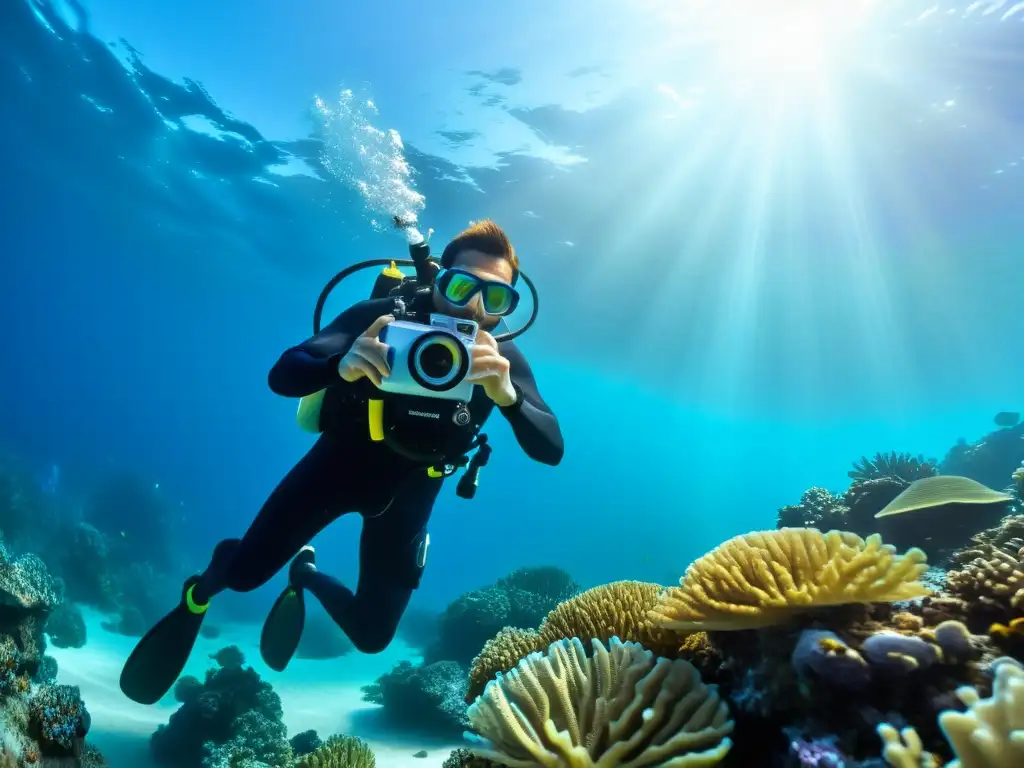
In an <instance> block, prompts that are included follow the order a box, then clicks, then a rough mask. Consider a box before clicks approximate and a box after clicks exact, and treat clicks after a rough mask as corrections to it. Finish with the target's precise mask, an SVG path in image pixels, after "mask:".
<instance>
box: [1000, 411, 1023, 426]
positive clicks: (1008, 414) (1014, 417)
mask: <svg viewBox="0 0 1024 768" xmlns="http://www.w3.org/2000/svg"><path fill="white" fill-rule="evenodd" d="M995 422H996V426H997V427H1016V426H1017V425H1018V424H1020V414H1019V413H1017V412H1016V411H1002V412H1001V413H997V414H996V418H995Z"/></svg>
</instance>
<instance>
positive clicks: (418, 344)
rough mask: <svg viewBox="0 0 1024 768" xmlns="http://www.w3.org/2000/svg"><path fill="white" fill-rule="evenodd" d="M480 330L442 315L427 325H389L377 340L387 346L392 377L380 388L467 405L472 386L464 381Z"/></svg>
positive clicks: (405, 322) (403, 322)
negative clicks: (471, 351)
mask: <svg viewBox="0 0 1024 768" xmlns="http://www.w3.org/2000/svg"><path fill="white" fill-rule="evenodd" d="M479 330H480V326H479V325H478V324H477V323H476V322H475V321H473V320H466V319H464V318H461V317H451V316H449V315H441V314H431V315H430V323H429V324H424V323H417V322H413V321H410V320H396V321H394V322H393V323H389V324H388V325H387V326H385V327H384V330H383V331H382V332H381V335H380V340H381V341H382V342H383V343H385V344H387V345H388V365H389V367H390V368H391V375H390V376H386V377H384V379H383V380H382V381H381V385H380V388H381V389H382V390H383V391H385V392H390V393H392V394H397V395H416V396H419V397H436V398H441V399H443V400H461V401H463V402H467V403H468V402H469V400H470V398H471V397H472V396H473V387H474V386H475V385H474V384H473V383H472V382H469V381H466V380H465V379H466V376H467V375H468V374H469V368H470V365H471V362H472V361H471V358H470V350H471V349H472V347H473V344H474V343H475V342H476V335H477V331H479Z"/></svg>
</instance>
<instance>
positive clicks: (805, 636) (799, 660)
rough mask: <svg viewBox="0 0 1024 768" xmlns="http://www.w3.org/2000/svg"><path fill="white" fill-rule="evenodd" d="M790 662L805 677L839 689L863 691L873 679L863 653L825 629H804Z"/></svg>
mask: <svg viewBox="0 0 1024 768" xmlns="http://www.w3.org/2000/svg"><path fill="white" fill-rule="evenodd" d="M790 661H791V663H792V664H793V669H795V670H796V671H797V673H798V674H800V675H802V676H803V677H814V678H816V679H819V680H822V681H826V682H828V683H829V684H831V685H834V686H835V687H837V688H846V689H849V690H860V689H862V688H864V687H865V686H866V685H867V684H868V682H870V679H871V674H870V670H869V669H868V665H867V663H866V662H865V661H864V659H863V658H861V656H860V654H859V653H857V652H856V651H855V650H853V649H852V648H850V647H849V646H848V645H847V644H846V643H844V642H843V641H842V640H840V639H839V637H838V636H837V635H836V634H835V633H834V632H829V631H828V630H824V629H806V630H804V631H803V632H802V633H801V635H800V639H799V640H798V641H797V644H796V647H795V648H794V649H793V654H792V656H791V658H790Z"/></svg>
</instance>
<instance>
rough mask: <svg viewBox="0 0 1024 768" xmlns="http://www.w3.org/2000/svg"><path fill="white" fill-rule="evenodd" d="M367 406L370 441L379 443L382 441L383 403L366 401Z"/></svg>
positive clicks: (381, 401)
mask: <svg viewBox="0 0 1024 768" xmlns="http://www.w3.org/2000/svg"><path fill="white" fill-rule="evenodd" d="M367 404H368V405H369V411H368V414H367V415H368V416H369V425H370V439H371V440H373V442H375V443H379V442H380V441H381V440H383V439H384V401H383V400H368V401H367Z"/></svg>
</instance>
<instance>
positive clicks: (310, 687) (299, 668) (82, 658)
mask: <svg viewBox="0 0 1024 768" xmlns="http://www.w3.org/2000/svg"><path fill="white" fill-rule="evenodd" d="M102 620H103V617H102V616H101V615H100V614H98V613H96V612H91V611H87V612H86V625H87V628H88V642H87V643H86V645H85V647H84V648H78V649H62V648H54V647H52V646H51V647H50V649H49V651H48V652H49V653H50V655H52V656H53V657H54V658H56V659H57V663H58V665H59V666H60V672H59V674H58V678H57V680H58V682H60V683H64V684H67V685H77V686H78V687H79V688H80V689H81V691H82V698H83V699H84V700H85V705H86V707H87V708H88V710H89V713H90V714H91V715H92V730H91V732H90V741H91V742H92V743H94V744H95V745H96V746H97V747H98V748H99V749H100V750H102V751H103V753H104V754H105V755H106V757H107V760H108V761H109V763H110V766H111V768H155V763H154V762H153V760H152V758H151V757H150V754H149V736H150V734H152V733H153V731H155V730H156V728H157V726H159V725H161V724H162V723H166V722H167V719H168V718H169V717H170V715H171V713H172V712H174V710H176V709H177V708H178V706H179V705H178V703H177V702H176V701H175V700H174V697H173V696H172V695H170V694H168V695H167V696H165V697H164V698H163V699H161V700H160V701H159V702H158V703H157V704H155V705H153V706H151V707H146V706H143V705H141V704H136V703H135V702H133V701H131V700H129V699H128V698H126V697H125V696H124V694H122V693H121V689H120V688H119V687H118V677H119V676H120V674H121V666H122V664H123V663H124V660H125V659H126V658H127V656H128V654H129V653H130V652H131V650H132V648H133V647H134V646H135V643H136V642H137V638H133V637H124V636H122V635H117V634H114V633H111V632H107V631H105V630H104V629H103V628H102V627H101V626H100V623H101V621H102ZM259 631H260V628H259V627H258V626H255V625H240V624H233V625H221V635H220V637H218V638H217V639H215V640H209V639H206V638H200V639H199V642H198V643H196V648H195V650H194V652H193V653H192V657H191V658H190V659H189V663H188V666H186V668H185V674H191V675H195V676H196V677H199V678H200V679H201V678H202V677H203V674H204V673H205V670H206V669H207V667H208V666H210V665H211V664H212V663H213V662H212V661H211V660H210V659H209V655H210V654H211V653H215V652H216V651H218V650H219V649H221V648H223V647H224V646H226V645H237V646H238V647H239V648H241V649H242V652H243V653H244V654H245V659H246V663H247V664H251V665H252V666H253V667H254V668H255V669H256V671H257V672H258V673H259V674H260V676H261V677H262V678H263V679H264V680H266V681H268V682H269V683H270V684H271V685H273V686H274V690H275V691H276V692H277V694H278V695H279V696H280V697H281V704H282V706H283V708H284V721H285V725H287V726H288V735H289V736H294V735H295V734H296V733H299V732H301V731H307V730H309V729H310V728H312V729H314V730H316V732H317V733H318V734H319V736H320V738H322V739H325V738H327V737H328V736H330V735H331V734H334V733H348V734H352V735H354V736H359V737H360V738H362V739H364V740H365V741H366V742H367V743H369V745H370V746H371V748H372V749H373V751H374V752H375V753H376V755H377V765H378V766H379V768H439V766H440V765H441V763H442V762H444V759H445V758H446V757H447V756H448V754H449V753H450V752H451V750H452V749H455V747H457V746H458V745H457V744H451V743H445V742H439V741H437V740H431V739H430V737H428V736H415V735H409V734H404V733H402V734H397V733H394V732H391V731H389V730H388V729H387V728H386V727H385V726H382V725H381V724H380V719H379V717H378V715H379V712H380V708H379V707H377V706H374V705H372V704H367V703H366V702H365V701H363V700H362V691H361V690H360V688H361V687H362V686H364V685H367V684H369V683H372V682H373V681H374V680H376V679H377V678H378V677H379V676H380V675H382V674H384V673H385V672H387V671H389V670H390V669H391V668H392V667H393V666H394V665H395V664H397V663H398V662H399V661H400V660H401V659H413V660H415V659H416V655H415V653H414V652H412V651H410V650H409V649H408V648H407V647H405V646H404V645H402V644H401V643H399V642H397V641H396V642H395V643H393V644H392V646H391V647H390V648H388V649H387V650H386V651H385V652H384V653H381V654H377V655H374V656H366V655H363V654H360V653H358V652H353V653H350V654H349V655H347V656H344V657H342V658H340V659H331V660H329V661H308V660H302V659H296V660H295V661H293V662H292V663H291V664H289V665H288V669H287V670H286V671H284V672H280V673H278V672H273V671H271V670H269V669H267V668H266V666H264V664H263V661H262V660H261V659H260V654H259V646H258V643H259ZM420 750H426V752H427V753H428V756H427V757H426V758H416V757H413V755H414V754H415V753H416V752H419V751H420Z"/></svg>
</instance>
